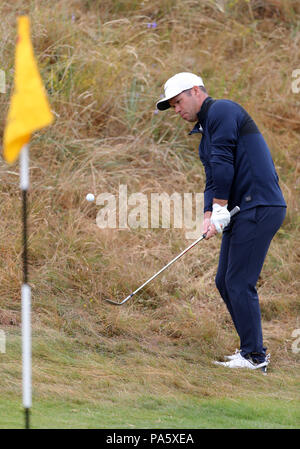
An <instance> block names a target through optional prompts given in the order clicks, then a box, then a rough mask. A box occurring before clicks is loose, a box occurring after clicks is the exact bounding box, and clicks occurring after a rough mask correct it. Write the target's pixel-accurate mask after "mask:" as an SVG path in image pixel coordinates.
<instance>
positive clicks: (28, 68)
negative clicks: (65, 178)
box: [3, 16, 53, 163]
mask: <svg viewBox="0 0 300 449" xmlns="http://www.w3.org/2000/svg"><path fill="white" fill-rule="evenodd" d="M52 121H53V114H52V112H51V110H50V106H49V103H48V99H47V96H46V92H45V88H44V86H43V82H42V79H41V77H40V74H39V70H38V67H37V64H36V61H35V58H34V52H33V48H32V44H31V39H30V22H29V18H28V17H27V16H20V17H18V39H17V44H16V54H15V77H14V90H13V94H12V97H11V102H10V107H9V111H8V116H7V121H6V126H5V129H4V136H3V148H4V154H3V156H4V159H5V160H6V161H7V162H9V163H12V162H14V161H15V160H16V159H17V157H18V155H19V153H20V151H21V149H22V147H23V145H25V144H26V143H28V142H29V141H30V138H31V134H32V133H33V132H34V131H36V130H38V129H41V128H43V127H45V126H47V125H50V123H52Z"/></svg>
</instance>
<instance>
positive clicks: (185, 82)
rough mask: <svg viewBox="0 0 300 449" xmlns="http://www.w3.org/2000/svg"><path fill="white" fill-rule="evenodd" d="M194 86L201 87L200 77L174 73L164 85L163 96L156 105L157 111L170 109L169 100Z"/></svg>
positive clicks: (187, 73)
mask: <svg viewBox="0 0 300 449" xmlns="http://www.w3.org/2000/svg"><path fill="white" fill-rule="evenodd" d="M194 86H203V87H204V84H203V80H202V78H201V77H200V76H197V75H194V73H190V72H181V73H176V75H174V76H172V78H169V79H168V81H167V82H166V83H165V85H164V90H165V96H164V98H162V99H161V100H159V101H158V102H157V103H156V107H157V109H159V110H160V111H164V110H165V109H168V108H169V107H170V103H169V100H170V99H171V98H173V97H176V95H179V94H181V92H183V91H184V90H188V89H191V88H192V87H194Z"/></svg>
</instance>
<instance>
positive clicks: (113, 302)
mask: <svg viewBox="0 0 300 449" xmlns="http://www.w3.org/2000/svg"><path fill="white" fill-rule="evenodd" d="M133 295H134V293H131V295H129V296H127V298H125V299H123V301H121V302H116V301H113V300H112V299H104V301H106V302H108V303H109V304H112V305H113V306H121V305H122V304H124V303H125V302H127V301H128V299H130V298H131V297H132V296H133Z"/></svg>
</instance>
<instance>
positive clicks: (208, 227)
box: [203, 211, 217, 240]
mask: <svg viewBox="0 0 300 449" xmlns="http://www.w3.org/2000/svg"><path fill="white" fill-rule="evenodd" d="M210 218H211V212H209V211H208V212H205V213H204V220H203V234H206V237H205V238H206V239H207V240H208V239H210V238H211V237H213V236H214V235H215V234H216V233H217V231H216V228H215V227H214V225H212V224H211V221H210Z"/></svg>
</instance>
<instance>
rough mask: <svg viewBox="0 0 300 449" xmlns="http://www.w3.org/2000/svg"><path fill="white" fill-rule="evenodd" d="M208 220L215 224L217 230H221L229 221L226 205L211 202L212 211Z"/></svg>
mask: <svg viewBox="0 0 300 449" xmlns="http://www.w3.org/2000/svg"><path fill="white" fill-rule="evenodd" d="M210 222H211V223H212V224H213V225H214V226H215V228H216V231H217V232H219V233H220V232H223V229H224V228H225V226H227V225H228V224H229V222H230V213H229V211H228V210H227V205H226V206H220V204H217V203H215V204H213V211H212V214H211V217H210Z"/></svg>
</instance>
